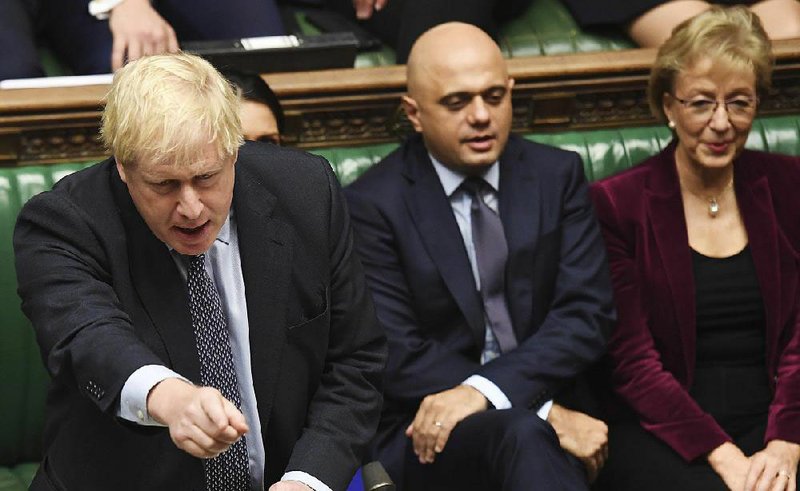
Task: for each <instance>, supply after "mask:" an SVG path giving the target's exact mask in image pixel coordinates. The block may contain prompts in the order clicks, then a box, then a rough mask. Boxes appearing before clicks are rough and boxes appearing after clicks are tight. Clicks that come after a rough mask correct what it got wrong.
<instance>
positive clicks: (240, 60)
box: [181, 32, 358, 73]
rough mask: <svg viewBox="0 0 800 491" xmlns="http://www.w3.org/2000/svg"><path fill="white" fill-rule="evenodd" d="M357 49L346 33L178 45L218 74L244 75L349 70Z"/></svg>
mask: <svg viewBox="0 0 800 491" xmlns="http://www.w3.org/2000/svg"><path fill="white" fill-rule="evenodd" d="M357 47H358V40H357V39H356V37H355V36H354V35H353V34H352V33H350V32H335V33H323V34H318V35H308V36H306V35H294V36H266V37H261V38H245V39H236V40H224V41H190V42H185V43H182V44H181V48H182V49H183V50H184V51H187V52H189V53H194V54H196V55H200V56H202V57H203V58H205V59H207V60H208V61H209V62H211V64H212V65H214V66H215V67H216V68H217V69H219V70H237V71H240V72H245V73H271V72H297V71H305V70H324V69H327V68H352V67H353V65H354V63H355V59H356V49H357Z"/></svg>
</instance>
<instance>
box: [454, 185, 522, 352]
mask: <svg viewBox="0 0 800 491" xmlns="http://www.w3.org/2000/svg"><path fill="white" fill-rule="evenodd" d="M461 186H462V187H463V188H464V190H465V191H466V192H467V193H468V194H469V195H470V198H471V205H470V221H471V222H472V243H473V245H474V246H475V262H476V263H477V266H478V276H479V277H480V279H481V298H482V299H483V309H484V315H485V317H486V321H487V324H488V325H489V327H490V329H491V333H488V332H487V335H486V341H487V346H486V348H488V349H491V344H490V343H491V341H492V340H491V337H492V336H490V334H493V335H494V336H493V337H494V338H495V339H496V340H497V344H498V345H499V347H500V351H501V352H503V353H505V352H507V351H510V350H512V349H514V348H515V347H516V346H517V339H516V336H515V335H514V329H513V327H512V323H511V316H510V315H509V312H508V304H507V303H506V297H505V270H506V261H507V260H508V245H507V243H506V236H505V233H504V232H503V222H501V221H500V217H499V216H498V215H497V213H495V212H494V210H492V209H491V208H489V206H487V205H486V203H485V202H484V201H483V192H484V191H485V190H488V189H490V186H489V184H488V183H487V182H486V181H484V180H483V179H481V178H479V177H468V178H467V179H465V180H464V182H463V183H461ZM487 188H488V189H487ZM485 351H486V350H485ZM487 354H488V355H489V356H487V357H486V358H492V357H496V356H497V355H496V354H494V353H487ZM486 361H489V360H488V359H487V360H486Z"/></svg>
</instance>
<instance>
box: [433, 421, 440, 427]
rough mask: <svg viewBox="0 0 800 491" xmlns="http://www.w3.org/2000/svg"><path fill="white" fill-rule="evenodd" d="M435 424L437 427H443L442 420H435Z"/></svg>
mask: <svg viewBox="0 0 800 491" xmlns="http://www.w3.org/2000/svg"><path fill="white" fill-rule="evenodd" d="M433 426H436V427H437V428H441V427H442V422H441V421H434V422H433Z"/></svg>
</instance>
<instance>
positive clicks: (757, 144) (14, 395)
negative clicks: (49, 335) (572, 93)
mask: <svg viewBox="0 0 800 491" xmlns="http://www.w3.org/2000/svg"><path fill="white" fill-rule="evenodd" d="M670 137H671V135H670V132H669V130H668V129H667V128H666V127H642V128H626V129H619V130H595V131H583V132H568V133H559V134H545V135H527V136H526V138H530V139H532V140H535V141H538V142H541V143H546V144H550V145H555V146H559V147H562V148H566V149H569V150H574V151H576V152H578V153H579V154H580V155H581V157H582V158H583V161H584V167H585V170H586V176H587V178H588V179H589V180H596V179H600V178H602V177H605V176H607V175H610V174H613V173H616V172H619V171H621V170H624V169H627V168H629V167H631V166H633V165H635V164H636V163H637V162H639V161H641V160H643V159H645V158H646V157H648V156H650V155H653V154H654V153H656V152H658V151H659V150H660V149H662V148H663V147H664V146H665V145H666V144H667V143H668V142H669V140H670ZM747 145H748V147H749V148H754V149H760V150H769V151H772V152H777V153H785V154H790V155H800V115H798V116H783V117H773V118H763V119H760V120H758V121H756V123H755V125H754V126H753V131H752V132H751V134H750V138H749V140H748V142H747ZM396 147H397V145H396V144H384V145H372V146H366V147H358V148H329V149H321V150H315V151H314V152H315V153H318V154H320V155H322V156H324V157H326V158H327V159H328V160H329V161H330V162H331V165H332V166H333V168H334V170H335V171H336V173H337V175H338V176H339V179H340V180H341V181H342V184H348V183H350V182H351V181H352V180H353V179H355V178H356V177H357V176H358V175H360V174H361V172H363V171H364V170H365V169H366V168H368V167H369V166H371V165H373V164H374V163H375V162H377V161H379V160H380V159H381V158H383V157H384V156H385V155H387V154H388V153H389V152H391V151H392V150H393V149H395V148H396ZM86 165H87V164H62V165H51V166H39V167H18V168H5V169H0V264H2V271H0V302H2V304H0V312H1V313H0V394H2V397H0V490H2V489H4V488H3V487H2V479H3V474H2V472H3V470H2V466H13V465H16V464H18V463H20V462H26V461H29V462H30V461H36V460H38V457H39V451H40V440H41V427H42V421H43V406H44V396H45V389H46V384H47V376H46V374H45V372H44V370H43V368H42V365H41V360H40V356H39V350H38V347H37V345H36V340H35V338H34V334H33V329H32V328H31V327H30V324H29V323H28V321H27V319H26V318H25V317H24V316H23V315H22V313H21V312H20V308H19V299H18V297H17V293H16V277H15V274H14V269H13V251H12V246H11V234H12V231H13V228H14V223H15V221H16V216H17V213H18V212H19V210H20V208H21V207H22V205H23V204H24V203H25V201H27V200H28V199H29V198H30V197H31V196H33V195H34V194H36V193H39V192H41V191H44V190H46V189H49V188H50V187H51V186H52V185H53V183H54V182H56V181H57V180H58V179H60V178H61V177H63V176H64V175H66V174H69V173H71V172H74V171H75V170H77V169H80V168H82V167H84V166H86Z"/></svg>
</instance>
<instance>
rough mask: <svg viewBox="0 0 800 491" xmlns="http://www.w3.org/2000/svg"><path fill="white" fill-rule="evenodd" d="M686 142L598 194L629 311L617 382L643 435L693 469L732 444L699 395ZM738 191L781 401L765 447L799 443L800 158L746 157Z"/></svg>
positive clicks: (617, 336) (622, 326)
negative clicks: (682, 162) (684, 190)
mask: <svg viewBox="0 0 800 491" xmlns="http://www.w3.org/2000/svg"><path fill="white" fill-rule="evenodd" d="M675 146H676V145H675V143H674V142H673V143H672V144H670V145H669V146H668V147H667V148H666V149H665V150H663V151H662V152H661V153H659V154H658V155H656V156H654V157H652V158H650V159H648V160H646V161H645V162H644V163H642V164H640V165H637V166H636V167H634V168H632V169H630V170H628V171H625V172H623V173H621V174H618V175H616V176H613V177H610V178H607V179H604V180H602V181H599V182H597V183H595V184H593V185H592V188H591V193H592V198H593V200H594V203H595V206H596V210H597V214H598V218H599V220H600V224H601V228H602V231H603V236H604V238H605V241H606V246H607V248H608V256H609V263H610V267H611V275H612V281H613V284H614V292H615V296H616V305H617V310H618V316H619V320H618V327H617V329H616V330H615V332H614V334H613V336H612V339H611V341H610V344H609V355H610V357H611V360H612V364H613V371H612V385H613V387H614V390H615V391H616V393H617V394H618V395H619V396H621V398H622V399H623V400H624V401H625V402H626V403H627V404H628V405H630V407H631V408H632V409H633V410H634V411H635V413H636V414H637V415H638V417H639V420H640V422H641V424H642V426H643V427H644V428H645V429H647V430H648V431H650V432H652V433H653V434H654V435H655V436H657V437H658V438H660V439H661V440H663V441H664V442H666V443H667V444H668V445H669V446H670V447H672V448H673V449H674V450H675V451H676V452H678V453H679V454H680V455H681V456H682V457H683V458H684V459H686V460H687V461H691V460H694V459H696V458H698V457H701V456H703V455H705V454H706V453H708V452H709V451H711V450H713V449H714V448H716V447H717V446H719V445H721V444H722V443H723V442H725V441H729V440H731V437H730V436H729V435H727V434H726V433H725V432H724V431H723V429H722V428H721V427H720V425H719V424H718V423H717V422H716V421H715V420H714V418H713V417H712V416H711V415H709V414H707V413H706V412H704V411H703V410H702V409H701V408H700V407H699V406H698V404H697V403H696V402H695V401H694V400H693V399H692V397H691V396H690V395H689V388H690V387H691V386H692V383H693V378H694V369H695V347H696V346H695V344H696V338H695V336H696V313H695V289H694V278H693V270H692V262H691V250H690V248H689V240H688V234H687V231H686V221H685V218H684V211H683V202H682V199H681V192H680V186H679V183H678V175H677V171H676V168H675V159H674V153H675ZM733 165H734V182H735V184H734V192H735V193H736V199H737V201H738V204H739V208H740V210H741V215H742V219H743V221H744V226H745V229H746V230H747V235H748V240H749V245H750V250H751V252H752V257H753V262H754V264H755V269H756V274H757V277H758V284H759V286H760V289H761V294H762V298H763V304H764V311H765V322H766V326H765V328H766V350H767V352H766V369H767V371H768V376H769V380H770V386H771V389H772V392H773V398H772V402H771V404H770V407H769V415H768V424H767V430H766V435H765V440H766V441H769V440H773V439H781V440H788V441H792V442H798V443H800V320H799V318H798V294H799V293H800V290H799V289H798V256H797V251H798V248H800V213H798V211H800V194H798V190H800V159H798V158H797V157H787V156H780V155H774V154H769V153H764V152H756V151H750V150H744V151H742V152H741V154H740V155H739V156H738V157H737V158H736V159H735V161H734V164H733Z"/></svg>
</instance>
